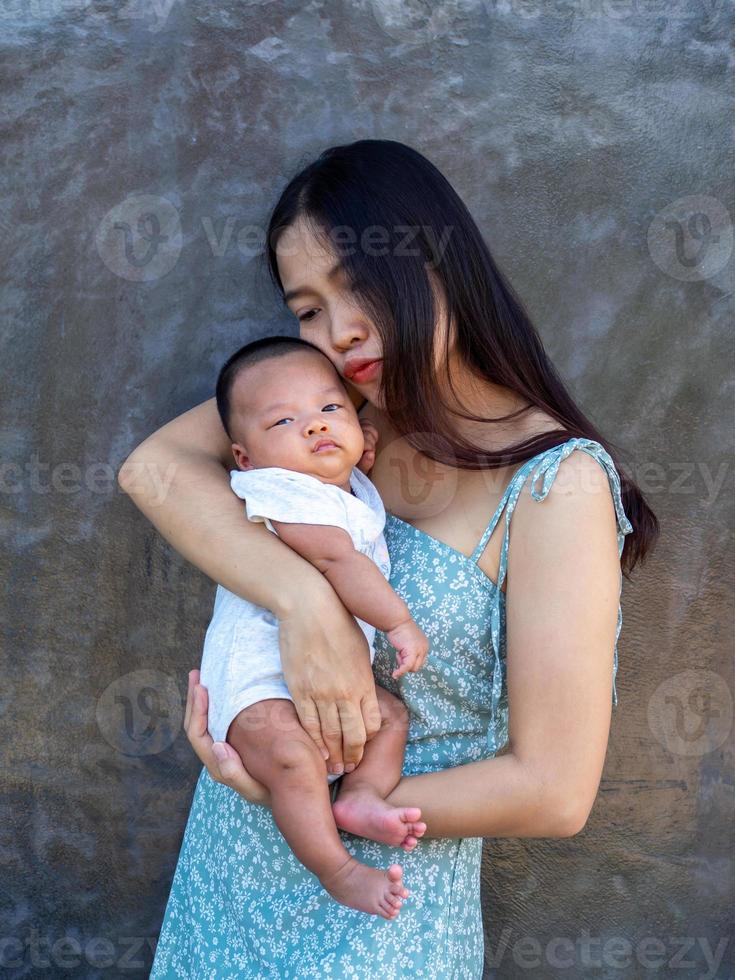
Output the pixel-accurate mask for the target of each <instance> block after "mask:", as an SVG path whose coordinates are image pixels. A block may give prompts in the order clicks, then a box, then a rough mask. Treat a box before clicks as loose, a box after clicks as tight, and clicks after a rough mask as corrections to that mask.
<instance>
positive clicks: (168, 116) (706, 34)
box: [0, 0, 735, 980]
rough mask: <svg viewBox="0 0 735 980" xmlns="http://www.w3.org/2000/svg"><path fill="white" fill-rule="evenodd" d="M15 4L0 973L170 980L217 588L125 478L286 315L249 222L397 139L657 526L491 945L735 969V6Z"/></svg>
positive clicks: (621, 962) (550, 972) (598, 965)
mask: <svg viewBox="0 0 735 980" xmlns="http://www.w3.org/2000/svg"><path fill="white" fill-rule="evenodd" d="M0 31H1V40H0V44H1V45H2V65H3V67H2V72H3V86H2V92H3V96H4V105H5V109H4V112H3V121H2V126H3V131H2V143H1V145H2V154H3V157H4V160H3V167H2V178H1V179H2V184H3V203H2V210H1V211H0V229H1V230H2V242H3V246H4V252H5V256H4V259H3V263H2V271H3V275H4V277H5V279H6V285H5V289H4V292H3V302H2V314H3V316H2V334H1V337H2V355H1V356H2V361H1V363H2V371H3V385H2V402H3V407H2V422H1V430H0V431H1V433H2V470H1V471H0V476H1V479H2V496H1V497H0V507H1V508H2V510H1V514H2V529H3V540H4V546H3V552H2V559H1V560H2V570H3V575H2V583H3V610H2V622H3V635H4V639H3V666H2V702H1V709H0V710H1V715H0V719H1V721H0V724H1V725H2V729H1V733H2V743H1V744H2V753H3V756H4V758H3V782H4V788H3V796H2V819H1V820H0V827H1V828H2V840H1V844H2V854H3V884H2V890H1V891H0V909H1V915H2V926H1V927H0V943H1V944H2V946H1V948H0V957H2V959H1V960H0V970H2V971H3V972H7V974H8V975H17V976H28V977H31V976H33V977H46V976H48V977H51V976H61V975H64V976H65V975H70V974H73V975H77V976H88V977H112V976H121V975H124V976H145V975H147V971H148V968H149V966H150V962H151V947H152V946H153V945H154V944H155V937H156V936H157V933H158V929H159V926H160V922H161V917H162V914H163V909H164V905H165V901H166V898H167V895H168V888H169V885H170V881H171V878H172V875H173V871H174V866H175V862H176V858H177V853H178V847H179V843H180V840H181V836H182V833H183V828H184V823H185V820H186V816H187V812H188V807H189V802H190V798H191V794H192V791H193V786H194V781H195V778H196V776H197V773H198V771H199V764H198V761H197V760H196V758H195V757H194V755H193V753H192V751H191V749H190V747H189V744H188V742H187V740H186V738H185V735H184V734H183V732H182V730H181V711H182V699H183V696H184V693H185V688H186V674H187V671H188V669H189V668H191V667H192V666H196V665H197V664H198V662H199V657H200V650H201V641H202V637H203V631H204V629H205V627H206V623H207V621H208V616H209V613H210V609H211V602H212V596H213V586H212V584H211V583H210V582H209V581H207V580H206V579H205V578H204V577H203V576H202V575H200V574H199V573H198V572H197V571H195V570H194V569H192V568H191V567H190V566H189V565H187V564H186V563H185V562H184V561H183V560H182V559H181V558H180V557H178V555H176V554H175V553H173V552H172V550H171V549H170V548H169V547H168V546H167V545H166V544H165V543H163V541H162V540H161V539H160V538H159V537H158V536H157V534H156V532H155V531H154V530H153V529H152V528H151V527H150V526H149V525H148V524H147V522H146V521H145V519H144V518H143V517H142V516H140V515H139V514H138V512H137V511H136V510H135V508H134V507H133V506H132V504H131V503H130V502H129V501H128V499H127V498H126V497H125V496H124V495H123V494H122V493H121V491H120V490H119V489H118V488H117V486H116V484H115V481H114V479H113V473H114V472H115V471H116V470H117V468H118V466H119V465H120V463H121V462H122V460H123V459H124V458H125V457H126V455H127V454H128V453H129V452H130V450H131V449H132V448H133V447H134V446H135V445H136V444H137V443H139V442H140V441H141V440H142V439H143V438H144V437H145V436H146V435H147V434H148V433H150V432H151V431H152V430H154V429H155V428H157V427H158V426H159V425H161V424H162V423H163V422H165V421H166V420H167V419H169V418H171V417H172V416H174V415H176V414H178V413H179V412H181V411H182V410H184V409H186V408H187V407H190V406H192V405H194V404H196V403H198V402H200V401H202V400H204V399H205V398H207V397H209V395H210V393H211V390H212V385H213V382H214V378H215V373H216V369H217V367H218V365H219V363H220V362H221V361H222V359H223V358H224V357H225V356H226V355H227V354H228V353H229V352H230V351H231V350H232V349H233V348H234V347H235V346H236V345H237V344H239V343H240V342H243V341H244V340H245V339H247V338H249V337H251V336H253V335H254V334H255V332H256V331H263V330H270V329H274V330H275V329H279V330H280V329H286V330H288V331H291V330H293V324H292V323H291V322H289V321H288V320H287V319H286V318H284V316H283V314H282V313H281V312H280V308H279V305H278V303H277V302H276V299H275V296H274V294H273V293H272V291H271V288H270V286H269V285H268V283H267V280H266V279H265V277H264V275H263V268H262V263H261V261H260V259H259V257H258V255H257V254H256V253H257V228H258V227H261V228H262V226H263V223H264V221H265V219H266V217H267V214H268V210H269V207H270V206H271V205H272V204H273V202H274V200H275V198H276V196H277V195H278V193H279V190H280V189H281V187H282V186H283V184H284V181H285V180H286V179H287V177H288V176H290V175H291V174H292V173H293V172H294V171H295V170H296V169H297V168H298V166H299V165H300V164H301V163H302V162H304V161H305V160H307V159H309V158H311V157H312V156H314V155H315V154H316V153H317V152H318V151H319V150H320V149H322V148H324V147H325V146H328V145H330V144H334V143H340V142H348V141H351V140H353V139H357V138H361V137H370V136H378V137H384V138H393V139H400V140H403V141H405V142H408V143H410V144H412V145H414V146H415V147H417V148H418V149H420V150H422V151H423V152H425V153H426V154H427V155H428V156H429V157H430V159H432V160H433V161H435V162H436V163H437V164H438V165H439V167H440V168H441V169H442V170H443V171H444V172H445V173H446V174H447V176H448V177H449V179H450V180H451V181H452V182H453V183H454V184H455V186H456V187H457V189H458V190H459V191H460V193H461V194H462V196H463V198H464V199H465V201H466V202H467V204H468V206H469V207H470V209H471V210H472V212H473V214H474V215H475V216H476V218H477V220H478V222H479V224H480V226H481V227H482V229H483V230H484V232H485V233H486V235H487V238H488V241H489V243H490V245H491V248H492V249H493V250H494V253H495V255H496V257H497V259H498V261H499V262H500V264H501V265H502V266H503V267H504V269H505V270H506V271H507V272H508V274H509V276H510V278H511V280H512V282H513V283H514V285H515V286H516V287H517V289H518V291H519V292H520V294H521V296H523V297H524V299H525V300H526V302H527V304H528V307H529V309H530V311H531V313H532V315H533V316H534V318H535V320H536V322H537V324H538V326H539V330H540V332H541V334H542V336H543V338H544V341H545V343H546V344H547V347H548V349H549V351H550V353H551V355H552V357H553V358H554V360H555V362H556V364H557V365H558V367H559V369H560V371H561V373H562V374H563V375H564V377H565V378H566V379H567V380H568V382H569V384H570V386H571V388H572V390H573V391H574V393H575V395H576V396H577V398H578V399H579V400H580V402H581V404H582V405H583V406H584V408H585V409H586V410H587V411H588V412H589V413H590V414H591V416H592V417H593V418H594V419H595V421H596V422H597V423H598V424H599V426H600V427H601V428H602V429H603V431H605V432H606V433H607V434H609V436H610V437H611V438H612V439H613V440H614V441H615V442H616V443H617V444H619V445H620V446H621V447H622V448H623V449H624V450H625V451H626V456H625V459H626V460H627V462H628V465H629V467H630V469H631V470H632V471H633V472H634V473H635V474H636V475H637V477H638V479H639V481H640V483H641V485H642V486H643V487H644V489H646V490H647V491H648V494H649V499H650V500H651V502H652V504H653V505H654V507H655V508H656V510H657V511H658V514H659V516H660V518H661V520H662V522H663V537H662V541H661V545H660V547H659V549H658V551H657V553H656V555H655V557H654V559H653V560H652V561H651V562H650V563H649V564H648V566H647V567H645V568H644V569H643V570H642V571H641V572H640V573H638V574H637V575H636V577H635V579H634V581H633V582H632V583H626V585H625V589H624V600H623V614H624V620H625V622H624V628H623V634H622V637H621V642H620V673H619V682H618V691H619V705H618V708H617V710H616V712H615V714H614V717H613V728H612V734H611V741H610V748H609V753H608V758H607V763H606V767H605V772H604V777H603V781H602V785H601V789H600V793H599V796H598V799H597V802H596V805H595V807H594V810H593V813H592V815H591V817H590V820H589V822H588V824H587V826H586V827H585V829H584V830H583V832H582V833H581V834H579V835H578V836H576V837H573V838H569V839H564V840H556V841H554V840H552V841H540V840H539V841H533V840H521V841H513V840H491V841H488V843H487V845H486V859H485V863H484V869H483V885H484V910H485V921H486V928H487V944H486V946H487V964H488V967H487V975H488V976H492V977H501V978H509V980H515V978H521V977H523V978H526V977H534V978H536V977H538V978H544V980H547V978H556V977H574V978H583V977H584V978H586V977H626V978H628V977H630V978H639V977H645V978H648V977H670V976H676V977H692V978H694V977H715V976H716V977H718V978H726V977H731V976H733V975H735V922H734V921H733V916H732V911H731V910H732V906H733V876H732V854H733V829H732V828H733V796H734V790H733V742H732V700H733V699H732V692H733V689H734V688H735V684H734V679H733V658H732V649H733V643H732V637H733V633H734V631H735V616H734V614H733V601H732V585H733V549H732V542H731V536H730V533H729V528H731V527H732V525H733V492H732V491H733V479H732V476H733V473H732V470H733V459H732V451H733V425H732V401H731V395H732V346H733V344H732V341H733V313H734V308H735V302H734V300H733V287H734V280H735V258H734V257H733V254H732V240H733V231H732V224H731V216H732V214H733V208H734V207H735V195H734V194H733V184H732V169H733V168H732V140H733V111H732V110H733V89H734V88H735V86H734V85H733V64H734V57H735V52H734V51H733V40H732V39H733V36H734V35H735V11H734V10H733V7H732V5H731V4H730V3H729V2H728V3H726V2H725V0H712V2H710V0H671V2H670V3H664V2H663V0H650V2H649V0H615V2H613V0H572V2H566V3H565V2H559V3H543V2H541V0H502V2H501V0H486V2H476V0H447V2H441V0H440V2H438V3H435V4H429V3H420V2H418V0H411V2H408V3H402V2H401V0H372V2H369V0H361V2H352V3H341V2H336V0H334V2H330V0H327V2H318V0H312V2H309V3H303V2H295V0H289V2H284V3H275V2H252V0H219V2H217V3H214V2H210V3H204V2H196V3H185V2H184V0H160V2H157V0H129V2H125V3H123V4H118V3H113V2H112V0H100V2H94V0H89V2H87V0H7V2H6V4H5V5H4V6H3V7H2V12H0ZM143 213H155V215H156V217H157V220H158V223H159V227H158V233H159V234H160V235H165V236H166V240H165V241H159V242H158V245H157V246H156V244H155V242H149V243H148V244H146V242H145V241H143V240H142V239H141V237H140V235H139V234H138V231H139V226H138V219H139V217H140V216H141V214H143ZM116 224H117V225H119V226H121V228H118V229H115V225H116ZM125 226H127V227H128V229H129V245H130V247H129V249H128V251H127V252H126V251H125V248H124V238H125V234H124V229H125ZM143 229H144V231H145V233H146V234H147V235H149V234H150V232H151V230H152V229H151V226H150V225H144V226H143ZM254 229H255V230H254ZM148 249H150V251H148ZM728 396H730V397H728ZM149 724H150V725H152V726H153V728H152V729H147V726H148V725H149ZM151 731H152V732H153V734H151ZM12 937H15V938H14V939H13V938H12Z"/></svg>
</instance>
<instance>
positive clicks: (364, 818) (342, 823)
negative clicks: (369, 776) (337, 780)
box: [332, 786, 426, 851]
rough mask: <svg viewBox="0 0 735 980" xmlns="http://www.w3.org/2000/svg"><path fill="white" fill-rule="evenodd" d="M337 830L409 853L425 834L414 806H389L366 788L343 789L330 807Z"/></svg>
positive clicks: (418, 810) (417, 809)
mask: <svg viewBox="0 0 735 980" xmlns="http://www.w3.org/2000/svg"><path fill="white" fill-rule="evenodd" d="M332 813H333V814H334V820H335V823H336V824H337V826H338V827H339V828H340V829H341V830H346V831H348V832H349V833H350V834H356V835H357V836H358V837H367V838H368V839H369V840H375V841H378V842H379V843H381V844H390V845H391V846H392V847H402V848H403V850H404V851H412V850H413V849H414V847H416V845H417V844H418V838H419V837H423V835H424V834H425V833H426V824H425V823H422V822H420V819H419V818H420V817H421V810H420V809H419V808H418V807H417V806H391V805H390V804H389V803H386V802H385V800H384V799H382V797H380V796H379V795H378V794H377V793H376V792H375V790H373V789H372V788H371V787H369V786H361V787H360V788H357V787H355V789H349V788H348V787H347V786H343V787H342V789H341V790H340V794H339V797H338V798H337V800H335V802H334V803H333V804H332Z"/></svg>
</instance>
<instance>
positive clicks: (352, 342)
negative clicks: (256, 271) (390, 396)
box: [276, 219, 383, 407]
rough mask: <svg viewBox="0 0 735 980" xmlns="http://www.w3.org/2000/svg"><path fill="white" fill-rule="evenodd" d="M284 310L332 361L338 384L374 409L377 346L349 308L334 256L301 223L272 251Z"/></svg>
mask: <svg viewBox="0 0 735 980" xmlns="http://www.w3.org/2000/svg"><path fill="white" fill-rule="evenodd" d="M276 253H277V257H278V271H279V273H280V276H281V282H282V284H283V291H284V298H285V300H286V304H287V306H288V308H289V309H290V310H291V312H292V313H293V314H294V316H295V317H296V318H297V320H298V321H299V333H300V335H301V337H302V338H303V339H304V340H308V341H309V342H310V343H312V344H314V345H315V346H316V347H318V348H319V349H320V350H322V351H323V352H324V353H325V354H326V355H327V357H328V358H329V359H330V360H331V361H332V363H333V364H334V366H335V367H336V368H337V370H338V371H339V373H340V374H341V375H342V377H343V378H346V379H347V380H348V381H349V382H350V383H351V384H353V385H354V386H355V388H357V390H358V391H359V392H360V394H361V395H363V396H364V397H365V398H367V399H368V401H370V402H372V403H373V404H374V405H377V406H378V407H382V406H381V405H380V398H379V394H378V387H379V382H380V372H381V370H382V363H383V362H382V356H383V351H382V343H381V339H380V335H379V334H378V331H377V329H376V328H375V326H374V325H373V324H372V323H371V322H370V320H369V319H368V317H367V316H366V315H365V313H364V312H363V311H362V310H361V309H360V307H359V306H358V305H357V304H356V302H355V296H354V295H353V294H352V292H351V290H350V284H349V282H348V280H347V276H346V274H345V272H344V271H343V270H342V268H341V266H340V264H339V259H338V257H337V255H336V253H335V252H333V251H331V250H330V249H328V248H326V247H325V245H324V244H323V243H322V242H320V241H319V239H318V238H317V237H316V236H315V235H314V233H313V232H312V231H311V229H310V227H309V225H308V223H307V222H306V221H304V220H302V219H300V220H298V221H297V222H296V223H295V224H293V225H291V226H290V227H289V228H287V229H286V230H285V231H284V232H283V234H282V235H281V237H280V238H279V240H278V245H277V247H276Z"/></svg>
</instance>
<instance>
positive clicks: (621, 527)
mask: <svg viewBox="0 0 735 980" xmlns="http://www.w3.org/2000/svg"><path fill="white" fill-rule="evenodd" d="M575 449H581V450H583V451H584V452H586V453H588V454H589V455H590V456H592V457H593V458H594V459H596V460H597V462H598V463H599V464H600V465H601V466H602V467H603V469H604V470H605V471H606V472H607V476H608V480H609V483H610V490H611V492H612V497H613V504H614V506H615V515H616V518H617V524H618V556H620V555H622V553H623V545H624V543H625V535H626V534H630V532H631V531H632V530H633V525H632V524H631V523H630V521H629V520H628V518H627V517H626V514H625V510H624V508H623V500H622V495H621V490H620V476H619V475H618V471H617V470H616V469H615V464H614V463H613V461H612V459H611V457H610V454H609V453H608V452H607V450H606V449H605V448H604V446H602V445H601V444H600V443H599V442H596V441H595V440H594V439H582V438H574V439H569V440H568V441H567V442H563V443H561V444H560V445H558V446H552V448H551V449H547V450H545V451H544V452H542V453H539V455H538V456H534V457H533V458H532V459H530V460H528V461H527V462H528V463H530V464H534V465H533V467H532V474H531V482H530V489H531V496H532V497H533V499H534V500H544V498H545V497H546V496H547V495H548V493H549V490H550V489H551V485H552V483H553V482H554V478H555V477H556V474H557V472H558V471H559V466H560V464H561V463H562V461H563V460H565V459H566V458H567V457H568V456H570V455H571V454H572V453H573V452H574V450H575ZM527 475H528V469H527V468H526V466H525V464H524V466H522V467H521V469H520V470H519V471H518V473H517V474H516V475H515V476H514V477H513V479H512V480H511V484H510V487H509V488H508V489H509V490H510V493H509V495H508V501H507V509H506V512H505V533H504V535H503V543H502V546H501V549H500V569H499V571H498V588H500V587H501V586H502V584H503V582H504V581H505V575H506V572H507V568H508V543H509V533H510V519H511V516H512V514H513V509H514V508H515V505H516V503H517V501H518V497H519V496H520V493H521V490H522V488H523V484H524V482H525V479H526V476H527ZM519 478H520V479H519ZM542 478H543V483H542V484H541V489H540V490H538V489H537V487H536V485H537V484H538V481H539V480H541V479H542Z"/></svg>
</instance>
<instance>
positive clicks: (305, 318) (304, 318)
mask: <svg viewBox="0 0 735 980" xmlns="http://www.w3.org/2000/svg"><path fill="white" fill-rule="evenodd" d="M318 312H319V310H307V311H306V313H302V314H301V316H299V317H297V319H298V321H299V323H309V322H310V321H311V320H313V319H314V317H315V316H316V314H317V313H318Z"/></svg>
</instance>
